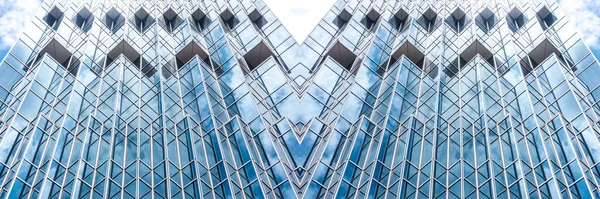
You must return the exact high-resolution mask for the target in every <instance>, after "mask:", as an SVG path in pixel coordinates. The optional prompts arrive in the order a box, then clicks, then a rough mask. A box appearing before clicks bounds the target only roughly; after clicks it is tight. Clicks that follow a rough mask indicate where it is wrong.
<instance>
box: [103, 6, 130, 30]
mask: <svg viewBox="0 0 600 199" xmlns="http://www.w3.org/2000/svg"><path fill="white" fill-rule="evenodd" d="M103 22H104V25H105V26H106V27H107V28H108V30H110V31H111V32H112V33H113V34H114V33H116V32H117V31H118V30H119V29H121V27H123V25H124V24H125V17H124V16H123V15H122V14H121V13H120V12H119V11H117V10H116V9H115V8H112V9H110V10H109V11H108V12H106V15H104V20H103Z"/></svg>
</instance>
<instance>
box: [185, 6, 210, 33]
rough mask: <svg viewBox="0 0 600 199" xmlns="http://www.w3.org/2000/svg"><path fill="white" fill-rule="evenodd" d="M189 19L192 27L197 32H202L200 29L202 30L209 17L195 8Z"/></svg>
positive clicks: (207, 23) (208, 21)
mask: <svg viewBox="0 0 600 199" xmlns="http://www.w3.org/2000/svg"><path fill="white" fill-rule="evenodd" d="M189 20H190V24H191V27H192V29H194V30H195V31H197V32H202V30H204V29H205V28H206V27H207V26H208V25H209V24H210V19H209V18H208V16H206V14H205V13H204V12H202V10H200V9H196V11H194V12H193V13H192V14H191V15H190V18H189Z"/></svg>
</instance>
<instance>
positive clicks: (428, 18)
mask: <svg viewBox="0 0 600 199" xmlns="http://www.w3.org/2000/svg"><path fill="white" fill-rule="evenodd" d="M417 21H418V22H419V24H421V26H422V27H423V28H424V29H425V31H427V32H428V33H431V32H433V31H434V30H435V29H436V28H437V27H438V25H439V22H438V21H439V20H438V14H437V13H436V12H435V11H433V9H431V8H429V9H427V11H425V13H423V15H421V18H419V20H417Z"/></svg>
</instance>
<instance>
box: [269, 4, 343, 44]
mask: <svg viewBox="0 0 600 199" xmlns="http://www.w3.org/2000/svg"><path fill="white" fill-rule="evenodd" d="M335 1H336V0H264V2H265V4H267V6H269V8H270V9H271V11H272V12H273V13H274V14H275V16H277V18H278V19H279V21H280V22H281V23H282V24H283V26H284V27H285V28H286V29H287V30H288V31H289V32H290V34H291V35H292V37H294V39H295V40H296V41H297V42H298V43H300V44H301V43H302V42H304V40H305V39H306V38H307V37H308V35H309V34H310V33H311V32H312V30H313V29H314V28H315V27H316V26H317V24H319V22H320V21H321V19H322V18H323V16H325V14H327V12H328V11H329V9H331V7H332V6H333V4H334V3H335Z"/></svg>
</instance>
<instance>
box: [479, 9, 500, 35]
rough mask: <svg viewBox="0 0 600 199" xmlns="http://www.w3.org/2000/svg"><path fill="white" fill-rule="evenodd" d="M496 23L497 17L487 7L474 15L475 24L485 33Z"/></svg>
mask: <svg viewBox="0 0 600 199" xmlns="http://www.w3.org/2000/svg"><path fill="white" fill-rule="evenodd" d="M497 23H498V19H497V18H496V14H494V12H492V11H491V10H490V9H489V8H485V9H483V10H482V11H481V13H479V15H477V17H475V25H477V26H478V27H479V29H481V30H482V31H483V32H485V33H489V32H490V30H492V29H493V28H494V26H496V24H497Z"/></svg>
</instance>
